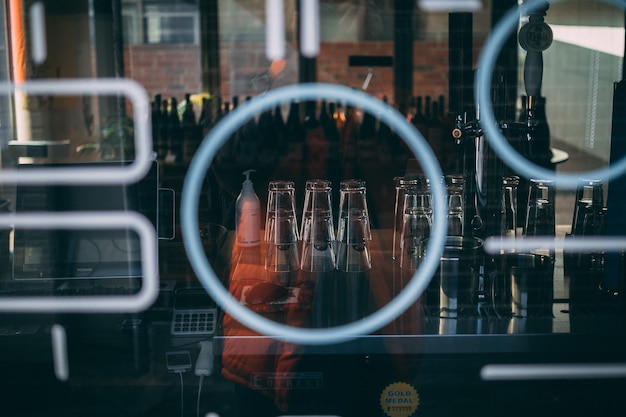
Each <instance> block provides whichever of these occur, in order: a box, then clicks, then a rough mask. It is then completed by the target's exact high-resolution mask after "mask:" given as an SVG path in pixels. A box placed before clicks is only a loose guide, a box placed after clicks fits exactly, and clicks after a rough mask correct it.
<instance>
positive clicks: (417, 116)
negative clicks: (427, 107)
mask: <svg viewBox="0 0 626 417" xmlns="http://www.w3.org/2000/svg"><path fill="white" fill-rule="evenodd" d="M411 123H412V124H413V126H415V128H416V129H417V130H419V132H420V133H421V134H422V136H424V138H426V116H425V115H424V107H423V98H422V96H417V97H416V98H415V113H414V115H413V118H412V119H411Z"/></svg>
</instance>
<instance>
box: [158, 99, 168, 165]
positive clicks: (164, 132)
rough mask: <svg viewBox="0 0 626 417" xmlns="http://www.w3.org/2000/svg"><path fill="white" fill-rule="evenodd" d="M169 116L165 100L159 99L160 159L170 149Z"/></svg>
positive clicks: (165, 155)
mask: <svg viewBox="0 0 626 417" xmlns="http://www.w3.org/2000/svg"><path fill="white" fill-rule="evenodd" d="M169 126H170V117H169V111H168V108H167V100H162V101H161V115H160V118H159V143H160V144H161V159H165V158H166V157H167V154H168V152H169V149H170V128H169Z"/></svg>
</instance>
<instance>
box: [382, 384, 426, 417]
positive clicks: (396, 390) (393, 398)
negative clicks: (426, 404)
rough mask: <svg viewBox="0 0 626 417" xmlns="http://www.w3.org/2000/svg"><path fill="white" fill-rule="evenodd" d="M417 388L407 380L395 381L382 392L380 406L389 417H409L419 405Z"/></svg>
mask: <svg viewBox="0 0 626 417" xmlns="http://www.w3.org/2000/svg"><path fill="white" fill-rule="evenodd" d="M419 402H420V397H419V395H418V394H417V391H416V390H415V388H413V386H412V385H410V384H407V383H406V382H394V383H393V384H390V385H387V387H386V388H385V389H384V390H383V392H382V393H381V394H380V407H381V408H382V409H383V411H384V412H385V414H387V415H388V416H389V417H409V416H410V415H412V414H413V413H414V412H415V411H416V410H417V406H418V405H419Z"/></svg>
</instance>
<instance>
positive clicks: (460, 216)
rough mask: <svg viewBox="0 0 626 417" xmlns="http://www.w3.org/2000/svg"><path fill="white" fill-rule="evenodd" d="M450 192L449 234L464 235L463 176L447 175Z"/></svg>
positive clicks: (446, 181)
mask: <svg viewBox="0 0 626 417" xmlns="http://www.w3.org/2000/svg"><path fill="white" fill-rule="evenodd" d="M445 183H446V191H447V192H448V236H463V226H464V213H465V203H464V199H463V184H464V181H463V177H462V176H461V175H446V176H445Z"/></svg>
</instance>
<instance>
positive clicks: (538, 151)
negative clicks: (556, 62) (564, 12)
mask: <svg viewBox="0 0 626 417" xmlns="http://www.w3.org/2000/svg"><path fill="white" fill-rule="evenodd" d="M549 7H550V5H549V3H548V2H543V3H542V4H541V5H540V7H537V8H536V9H535V10H533V11H531V12H530V13H529V15H528V22H527V23H526V24H524V25H523V26H522V28H521V29H520V31H519V35H518V40H519V44H520V46H521V47H522V48H523V49H524V50H525V51H526V60H525V62H524V87H525V89H526V96H527V98H526V102H527V106H526V126H525V127H526V134H525V140H526V143H525V144H524V150H525V152H524V153H525V155H524V157H526V158H527V159H529V160H530V161H531V162H533V163H535V164H537V165H539V166H542V167H544V168H552V167H553V165H552V163H551V159H552V151H551V149H550V128H549V126H548V123H547V120H546V115H545V98H544V97H542V96H541V85H542V82H543V51H545V50H546V49H548V48H549V47H550V45H551V44H552V40H553V35H552V29H550V26H548V24H546V23H545V21H544V16H545V15H546V12H547V10H548V8H549Z"/></svg>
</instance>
